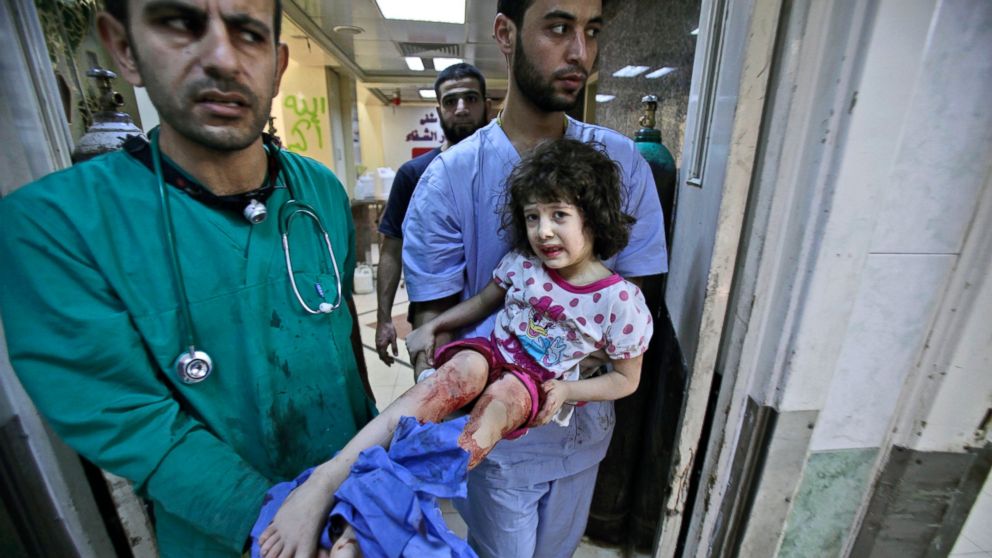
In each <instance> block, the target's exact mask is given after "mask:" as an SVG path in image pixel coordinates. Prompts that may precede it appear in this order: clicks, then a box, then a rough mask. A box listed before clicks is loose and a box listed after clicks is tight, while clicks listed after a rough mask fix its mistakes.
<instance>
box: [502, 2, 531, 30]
mask: <svg viewBox="0 0 992 558" xmlns="http://www.w3.org/2000/svg"><path fill="white" fill-rule="evenodd" d="M533 3H534V0H499V2H498V3H497V4H496V13H499V14H503V15H505V16H506V17H508V18H510V21H512V22H513V24H514V25H516V26H517V28H518V29H519V28H520V26H521V25H523V24H524V13H525V12H526V11H527V8H529V7H530V5H531V4H533Z"/></svg>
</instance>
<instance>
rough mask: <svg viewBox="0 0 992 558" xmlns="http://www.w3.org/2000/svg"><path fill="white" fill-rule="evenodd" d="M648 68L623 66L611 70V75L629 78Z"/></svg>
mask: <svg viewBox="0 0 992 558" xmlns="http://www.w3.org/2000/svg"><path fill="white" fill-rule="evenodd" d="M647 70H648V66H624V67H623V68H620V69H619V70H617V71H615V72H613V77H619V78H630V77H637V76H639V75H641V74H643V73H644V72H646V71H647Z"/></svg>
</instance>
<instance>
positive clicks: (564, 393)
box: [530, 380, 569, 426]
mask: <svg viewBox="0 0 992 558" xmlns="http://www.w3.org/2000/svg"><path fill="white" fill-rule="evenodd" d="M541 389H542V390H543V391H544V406H543V407H541V410H540V411H538V412H537V416H536V417H534V420H533V421H532V422H531V424H530V426H543V425H545V424H548V423H549V422H551V419H552V417H554V416H555V415H557V414H558V411H560V410H561V407H562V405H564V404H565V402H566V401H568V400H569V393H568V382H563V381H561V380H548V381H546V382H544V383H543V384H541Z"/></svg>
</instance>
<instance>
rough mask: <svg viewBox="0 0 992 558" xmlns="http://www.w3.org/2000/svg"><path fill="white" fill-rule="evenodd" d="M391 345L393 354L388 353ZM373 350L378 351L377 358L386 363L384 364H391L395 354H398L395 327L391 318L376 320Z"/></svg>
mask: <svg viewBox="0 0 992 558" xmlns="http://www.w3.org/2000/svg"><path fill="white" fill-rule="evenodd" d="M390 346H392V348H393V354H392V355H390V354H389V347H390ZM375 350H376V352H377V353H379V360H381V361H382V362H385V363H386V366H392V365H393V362H395V361H396V358H394V357H396V356H398V355H399V354H400V352H399V349H398V348H397V345H396V327H395V326H393V322H392V320H390V321H385V322H384V321H382V320H380V321H378V322H376V324H375Z"/></svg>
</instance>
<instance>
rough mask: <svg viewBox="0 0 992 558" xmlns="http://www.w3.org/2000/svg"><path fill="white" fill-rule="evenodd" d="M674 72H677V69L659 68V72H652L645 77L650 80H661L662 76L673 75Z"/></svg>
mask: <svg viewBox="0 0 992 558" xmlns="http://www.w3.org/2000/svg"><path fill="white" fill-rule="evenodd" d="M674 71H675V68H671V67H668V66H665V67H663V68H658V69H657V70H655V71H653V72H651V73H650V74H647V75H645V76H644V77H646V78H648V79H655V78H660V77H661V76H667V75H668V74H670V73H672V72H674Z"/></svg>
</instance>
